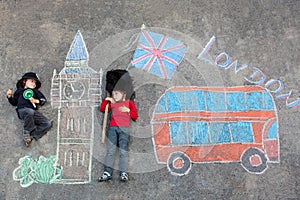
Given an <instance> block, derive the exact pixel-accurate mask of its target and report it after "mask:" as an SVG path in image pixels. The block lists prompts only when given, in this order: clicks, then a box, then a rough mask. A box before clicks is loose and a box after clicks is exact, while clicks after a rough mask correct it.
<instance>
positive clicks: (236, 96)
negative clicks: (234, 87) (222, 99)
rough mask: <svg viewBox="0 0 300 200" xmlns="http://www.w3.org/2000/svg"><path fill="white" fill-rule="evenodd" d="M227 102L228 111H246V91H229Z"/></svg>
mask: <svg viewBox="0 0 300 200" xmlns="http://www.w3.org/2000/svg"><path fill="white" fill-rule="evenodd" d="M226 103H227V110H228V111H246V105H245V93H243V92H233V93H227V94H226Z"/></svg>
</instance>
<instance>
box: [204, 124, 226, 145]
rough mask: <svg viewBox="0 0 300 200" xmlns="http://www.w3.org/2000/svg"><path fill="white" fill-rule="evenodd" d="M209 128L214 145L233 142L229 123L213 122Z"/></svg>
mask: <svg viewBox="0 0 300 200" xmlns="http://www.w3.org/2000/svg"><path fill="white" fill-rule="evenodd" d="M209 128H210V135H211V142H212V143H229V142H230V141H231V139H230V132H229V126H228V123H223V122H213V123H210V127H209Z"/></svg>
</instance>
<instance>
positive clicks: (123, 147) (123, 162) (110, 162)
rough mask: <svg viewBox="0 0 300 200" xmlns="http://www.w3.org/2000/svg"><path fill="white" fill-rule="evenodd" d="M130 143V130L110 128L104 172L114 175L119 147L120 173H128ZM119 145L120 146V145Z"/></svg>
mask: <svg viewBox="0 0 300 200" xmlns="http://www.w3.org/2000/svg"><path fill="white" fill-rule="evenodd" d="M128 143H129V128H127V127H118V126H110V127H109V128H108V131H107V152H106V157H105V163H104V171H107V172H109V173H110V174H111V175H112V173H113V166H114V161H115V153H116V150H117V147H118V146H119V153H120V160H119V171H120V173H122V172H127V169H128ZM118 144H119V145H118Z"/></svg>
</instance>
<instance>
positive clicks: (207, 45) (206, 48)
mask: <svg viewBox="0 0 300 200" xmlns="http://www.w3.org/2000/svg"><path fill="white" fill-rule="evenodd" d="M215 41H216V37H215V36H212V37H211V38H210V40H209V42H208V43H207V44H206V45H205V47H204V49H203V50H202V52H201V53H200V54H199V56H198V58H199V59H200V60H203V61H205V62H208V63H211V64H213V62H212V61H211V60H209V59H207V58H205V57H204V55H205V54H207V53H208V52H209V50H210V49H211V47H212V45H213V44H214V42H215Z"/></svg>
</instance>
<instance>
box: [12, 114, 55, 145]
mask: <svg viewBox="0 0 300 200" xmlns="http://www.w3.org/2000/svg"><path fill="white" fill-rule="evenodd" d="M17 112H18V116H19V118H20V119H21V120H22V121H23V122H24V133H25V135H24V137H28V136H26V134H30V137H31V138H34V139H35V140H38V139H40V138H41V137H43V136H44V135H45V134H46V133H47V131H48V130H49V129H50V128H51V126H52V122H51V121H50V120H49V119H48V118H47V117H45V116H44V115H43V114H41V113H40V112H38V111H36V110H33V109H31V108H21V109H18V110H17Z"/></svg>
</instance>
